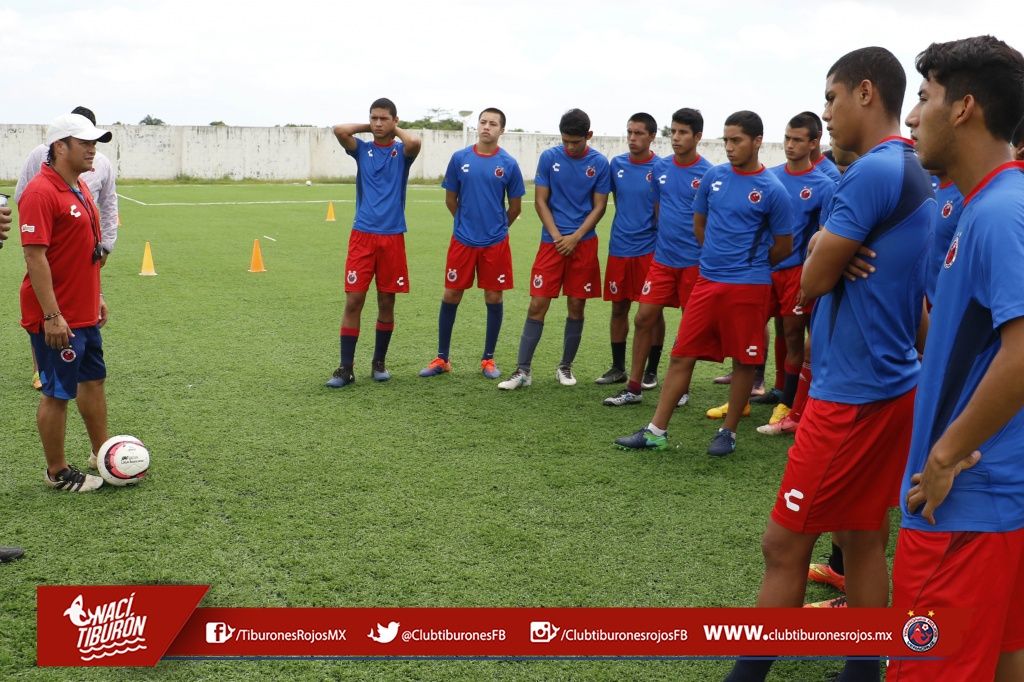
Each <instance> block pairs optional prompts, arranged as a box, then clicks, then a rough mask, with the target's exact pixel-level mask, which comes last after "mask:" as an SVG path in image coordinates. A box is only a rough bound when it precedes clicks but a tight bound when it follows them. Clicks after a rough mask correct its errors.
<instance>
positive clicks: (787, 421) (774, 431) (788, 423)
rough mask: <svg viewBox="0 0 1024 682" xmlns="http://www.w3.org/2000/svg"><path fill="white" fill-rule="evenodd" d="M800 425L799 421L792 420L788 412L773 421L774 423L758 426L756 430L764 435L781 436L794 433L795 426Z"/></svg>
mask: <svg viewBox="0 0 1024 682" xmlns="http://www.w3.org/2000/svg"><path fill="white" fill-rule="evenodd" d="M798 426H800V422H798V421H794V420H793V418H792V417H790V416H789V415H788V414H787V415H786V416H785V417H783V418H782V419H780V420H779V421H777V422H775V423H774V424H765V425H764V426H758V427H757V432H758V433H763V434H764V435H766V436H782V435H787V436H788V435H790V434H793V433H796V429H797V427H798Z"/></svg>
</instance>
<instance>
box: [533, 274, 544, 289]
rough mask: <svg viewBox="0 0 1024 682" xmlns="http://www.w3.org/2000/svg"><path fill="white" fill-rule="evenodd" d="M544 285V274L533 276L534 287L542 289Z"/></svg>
mask: <svg viewBox="0 0 1024 682" xmlns="http://www.w3.org/2000/svg"><path fill="white" fill-rule="evenodd" d="M542 286H544V278H543V277H542V276H540V275H534V276H533V288H534V289H540V288H541V287H542Z"/></svg>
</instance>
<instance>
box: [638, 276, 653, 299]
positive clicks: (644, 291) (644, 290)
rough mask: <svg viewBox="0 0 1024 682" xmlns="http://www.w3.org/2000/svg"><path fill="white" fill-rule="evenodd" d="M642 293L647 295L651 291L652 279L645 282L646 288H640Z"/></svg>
mask: <svg viewBox="0 0 1024 682" xmlns="http://www.w3.org/2000/svg"><path fill="white" fill-rule="evenodd" d="M640 293H641V294H643V295H644V296H646V295H647V294H649V293H651V281H650V280H647V281H646V282H644V288H643V289H641V290H640Z"/></svg>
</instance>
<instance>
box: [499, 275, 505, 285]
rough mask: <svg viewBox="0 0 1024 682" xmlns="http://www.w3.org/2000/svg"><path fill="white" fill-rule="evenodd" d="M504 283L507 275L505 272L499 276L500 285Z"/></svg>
mask: <svg viewBox="0 0 1024 682" xmlns="http://www.w3.org/2000/svg"><path fill="white" fill-rule="evenodd" d="M504 283H505V273H504V272H503V273H501V274H500V275H498V284H504Z"/></svg>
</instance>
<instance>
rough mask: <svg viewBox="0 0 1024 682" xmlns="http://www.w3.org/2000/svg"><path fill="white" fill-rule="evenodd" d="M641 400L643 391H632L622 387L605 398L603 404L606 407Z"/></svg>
mask: <svg viewBox="0 0 1024 682" xmlns="http://www.w3.org/2000/svg"><path fill="white" fill-rule="evenodd" d="M643 401H644V394H643V393H633V392H632V391H631V390H629V389H628V388H624V389H622V390H621V391H619V392H618V393H616V394H615V395H613V396H612V397H611V398H605V399H604V404H605V405H607V406H608V407H618V406H620V405H637V404H639V403H642V402H643Z"/></svg>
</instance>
